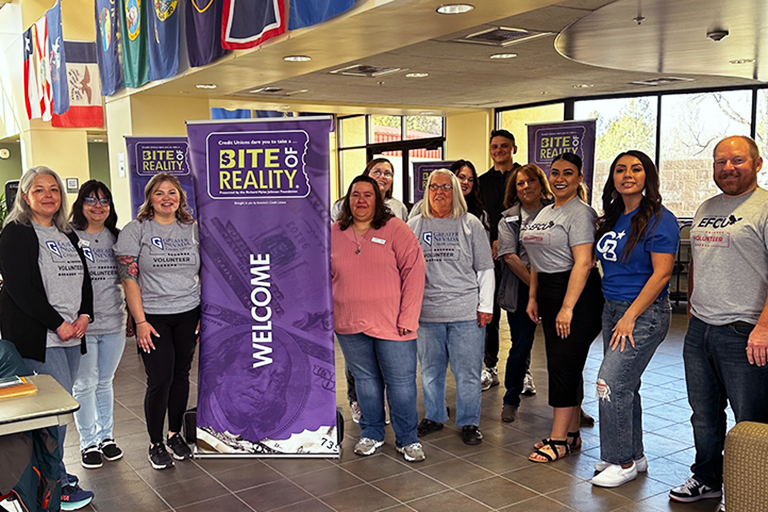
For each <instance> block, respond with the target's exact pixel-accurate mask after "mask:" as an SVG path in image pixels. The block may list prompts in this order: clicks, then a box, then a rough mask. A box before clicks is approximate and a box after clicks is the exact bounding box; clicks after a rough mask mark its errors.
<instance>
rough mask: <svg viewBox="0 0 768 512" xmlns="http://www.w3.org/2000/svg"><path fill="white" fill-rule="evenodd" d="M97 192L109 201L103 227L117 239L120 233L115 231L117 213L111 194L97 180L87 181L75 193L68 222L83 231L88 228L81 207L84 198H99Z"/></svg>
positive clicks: (107, 188) (117, 230)
mask: <svg viewBox="0 0 768 512" xmlns="http://www.w3.org/2000/svg"><path fill="white" fill-rule="evenodd" d="M99 192H101V195H102V196H104V198H105V199H109V214H108V215H107V219H106V220H105V221H104V226H105V227H106V228H107V229H108V230H109V232H110V233H112V234H113V235H114V237H115V239H117V234H118V233H119V232H120V230H119V229H117V211H115V205H114V203H113V202H112V192H110V191H109V187H107V186H106V185H105V184H104V183H102V182H100V181H98V180H88V181H86V182H85V183H83V184H82V186H81V187H80V190H79V191H78V193H77V199H75V203H74V204H73V205H72V213H70V214H69V222H70V224H72V227H73V228H75V229H79V230H80V231H84V230H85V229H86V228H87V227H88V219H86V218H85V215H84V214H83V205H84V204H85V198H86V197H90V196H93V197H96V198H98V197H99Z"/></svg>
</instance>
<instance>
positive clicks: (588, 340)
mask: <svg viewBox="0 0 768 512" xmlns="http://www.w3.org/2000/svg"><path fill="white" fill-rule="evenodd" d="M583 179H584V176H583V174H582V172H581V158H579V157H578V156H577V155H574V154H573V153H564V154H562V155H560V156H558V157H557V158H555V160H554V161H553V162H552V164H551V167H550V171H549V185H550V187H551V188H552V193H553V194H554V196H555V203H554V204H553V205H550V206H547V207H545V208H544V209H542V210H541V212H540V213H539V214H538V215H537V216H536V219H535V220H534V221H533V222H532V223H530V224H527V225H526V226H523V228H522V236H521V241H522V243H523V245H524V246H525V249H526V251H527V252H528V257H529V258H530V262H531V284H530V291H529V301H528V308H527V312H528V316H529V317H530V318H531V320H533V321H534V322H536V321H539V319H540V320H541V325H542V329H543V330H544V341H545V344H546V352H547V372H548V373H549V405H550V406H551V407H552V408H553V412H554V414H553V416H554V419H553V422H552V430H551V433H550V436H549V437H548V438H545V439H543V440H542V441H541V442H540V443H536V445H535V448H536V451H535V452H534V453H532V454H531V456H530V457H529V460H530V461H532V462H552V461H555V460H557V459H559V458H561V457H564V456H566V455H568V454H570V452H571V450H572V449H577V448H579V447H581V438H580V434H579V422H580V419H581V401H582V399H583V398H584V382H583V379H582V373H583V371H584V363H585V362H586V360H587V355H588V353H589V346H590V345H591V344H592V342H593V341H594V339H595V338H596V337H597V335H598V334H599V333H600V329H601V327H602V326H601V319H600V317H601V314H602V310H603V294H602V291H601V286H600V275H599V274H598V272H597V270H596V268H595V267H594V254H593V250H594V245H595V229H596V225H595V220H596V218H597V214H596V213H595V211H594V210H593V209H592V208H591V207H590V206H589V205H587V204H586V203H585V202H584V201H585V200H586V194H585V193H584V188H583V184H582V180H583Z"/></svg>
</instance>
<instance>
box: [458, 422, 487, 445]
mask: <svg viewBox="0 0 768 512" xmlns="http://www.w3.org/2000/svg"><path fill="white" fill-rule="evenodd" d="M461 440H462V441H464V444H470V445H475V444H480V443H482V442H483V434H482V433H481V432H480V429H479V428H477V427H476V426H475V425H464V426H463V427H461Z"/></svg>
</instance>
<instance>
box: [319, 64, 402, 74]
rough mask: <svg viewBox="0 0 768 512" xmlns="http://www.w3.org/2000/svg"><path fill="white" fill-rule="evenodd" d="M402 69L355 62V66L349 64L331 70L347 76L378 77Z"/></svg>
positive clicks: (333, 72)
mask: <svg viewBox="0 0 768 512" xmlns="http://www.w3.org/2000/svg"><path fill="white" fill-rule="evenodd" d="M398 71H402V68H386V67H381V66H366V65H365V64H355V65H354V66H347V67H345V68H341V69H337V70H334V71H331V74H332V75H345V76H362V77H378V76H384V75H389V74H391V73H397V72H398Z"/></svg>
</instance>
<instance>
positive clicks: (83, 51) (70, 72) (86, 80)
mask: <svg viewBox="0 0 768 512" xmlns="http://www.w3.org/2000/svg"><path fill="white" fill-rule="evenodd" d="M64 49H65V51H66V54H67V76H68V84H69V110H68V111H67V112H66V113H64V114H62V115H56V114H54V115H53V119H52V120H51V125H52V126H55V127H57V128H83V127H101V126H104V109H103V107H102V104H101V87H100V83H99V69H98V68H99V65H98V64H97V63H96V54H97V51H96V43H91V42H83V41H64Z"/></svg>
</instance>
